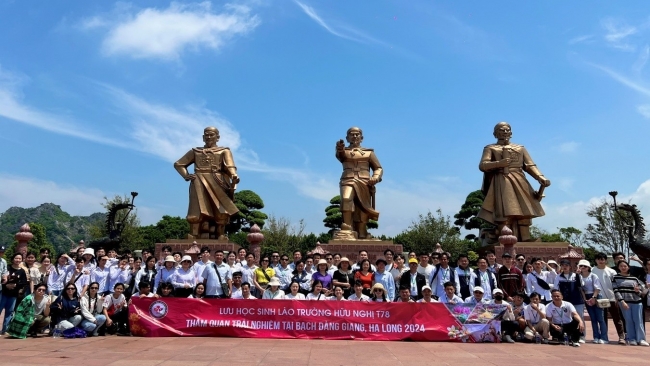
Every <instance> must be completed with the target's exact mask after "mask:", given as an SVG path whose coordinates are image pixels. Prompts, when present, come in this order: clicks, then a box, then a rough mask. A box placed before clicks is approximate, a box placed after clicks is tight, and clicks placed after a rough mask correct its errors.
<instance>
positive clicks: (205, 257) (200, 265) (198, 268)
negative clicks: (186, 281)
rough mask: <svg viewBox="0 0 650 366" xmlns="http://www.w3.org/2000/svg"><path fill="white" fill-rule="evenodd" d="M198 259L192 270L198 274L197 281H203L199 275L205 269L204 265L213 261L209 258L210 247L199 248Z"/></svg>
mask: <svg viewBox="0 0 650 366" xmlns="http://www.w3.org/2000/svg"><path fill="white" fill-rule="evenodd" d="M199 257H200V260H198V261H196V263H194V265H193V266H192V268H194V272H195V273H197V274H198V276H199V278H198V279H197V281H198V282H203V277H201V274H202V273H203V270H204V269H205V266H207V265H209V264H211V263H213V262H212V261H211V260H210V248H208V247H203V248H201V254H199Z"/></svg>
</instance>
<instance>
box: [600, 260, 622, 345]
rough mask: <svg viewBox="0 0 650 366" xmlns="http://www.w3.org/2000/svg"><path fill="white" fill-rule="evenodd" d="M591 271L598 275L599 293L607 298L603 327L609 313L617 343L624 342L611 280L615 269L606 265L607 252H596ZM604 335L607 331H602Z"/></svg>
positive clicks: (619, 314)
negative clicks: (614, 328) (607, 306)
mask: <svg viewBox="0 0 650 366" xmlns="http://www.w3.org/2000/svg"><path fill="white" fill-rule="evenodd" d="M591 272H592V273H593V274H595V275H596V276H598V279H599V280H600V286H601V287H602V291H601V292H600V295H601V296H602V297H603V298H604V299H609V304H610V306H609V309H603V313H604V314H603V320H604V322H605V327H607V314H608V313H609V315H610V316H611V318H612V321H613V322H614V326H615V327H616V333H617V334H618V344H625V343H626V342H625V327H624V326H623V320H622V318H621V316H622V315H621V310H620V308H619V306H618V301H616V295H615V294H614V287H613V284H612V280H613V279H614V276H616V271H615V270H613V269H611V268H609V267H608V266H607V254H605V253H602V252H599V253H596V267H594V268H592V269H591ZM606 335H607V331H605V332H604V336H606ZM605 339H608V338H605ZM605 343H606V342H605Z"/></svg>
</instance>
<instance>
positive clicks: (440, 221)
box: [393, 209, 480, 258]
mask: <svg viewBox="0 0 650 366" xmlns="http://www.w3.org/2000/svg"><path fill="white" fill-rule="evenodd" d="M393 240H394V241H395V243H397V244H402V245H403V246H404V250H405V251H414V252H416V253H425V252H426V253H431V252H432V251H433V250H434V249H435V246H436V244H437V243H440V244H441V245H442V249H443V250H445V251H447V252H450V253H451V254H452V257H453V258H457V257H458V255H459V254H461V253H467V252H468V251H470V250H474V251H476V250H478V247H479V246H480V244H478V243H476V242H475V241H472V240H466V239H461V237H460V230H459V229H458V227H456V226H454V225H453V223H452V222H451V218H450V217H449V216H444V215H443V214H442V211H441V210H440V209H438V210H437V211H436V214H435V215H434V214H433V213H431V211H429V212H428V213H427V214H426V215H422V214H420V215H419V216H418V218H417V219H416V220H414V221H413V222H412V224H411V225H410V226H409V228H408V229H407V230H405V231H403V232H402V233H401V234H399V235H397V236H396V237H395V238H394V239H393Z"/></svg>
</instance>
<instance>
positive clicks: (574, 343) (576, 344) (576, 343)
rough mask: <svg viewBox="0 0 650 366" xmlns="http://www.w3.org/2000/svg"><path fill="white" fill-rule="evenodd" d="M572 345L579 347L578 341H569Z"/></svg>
mask: <svg viewBox="0 0 650 366" xmlns="http://www.w3.org/2000/svg"><path fill="white" fill-rule="evenodd" d="M571 345H572V346H573V347H580V342H573V343H571Z"/></svg>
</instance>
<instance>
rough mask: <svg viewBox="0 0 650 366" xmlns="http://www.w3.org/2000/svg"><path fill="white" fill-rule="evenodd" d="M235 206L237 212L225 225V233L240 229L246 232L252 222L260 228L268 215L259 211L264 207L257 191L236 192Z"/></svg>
mask: <svg viewBox="0 0 650 366" xmlns="http://www.w3.org/2000/svg"><path fill="white" fill-rule="evenodd" d="M235 206H237V208H238V209H239V212H238V213H237V214H235V215H233V216H232V217H231V218H230V224H229V225H228V226H226V233H228V234H233V233H236V232H239V231H240V230H241V231H246V232H248V231H249V230H250V227H251V226H253V225H254V224H257V226H259V227H260V228H263V227H264V224H265V222H266V220H267V219H268V216H267V215H266V214H265V213H264V212H262V211H260V210H261V209H263V208H264V201H262V198H261V197H260V196H259V195H258V194H257V193H255V192H253V191H251V190H243V191H238V192H236V193H235Z"/></svg>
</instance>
